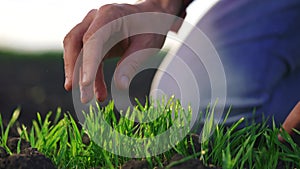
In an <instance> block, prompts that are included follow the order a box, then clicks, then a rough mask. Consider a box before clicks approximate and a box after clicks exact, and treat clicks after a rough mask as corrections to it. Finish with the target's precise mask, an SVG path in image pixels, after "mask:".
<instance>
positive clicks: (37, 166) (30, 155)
mask: <svg viewBox="0 0 300 169" xmlns="http://www.w3.org/2000/svg"><path fill="white" fill-rule="evenodd" d="M19 141H20V151H21V152H20V154H16V152H17V147H18V143H19ZM7 147H8V148H9V149H10V150H11V152H13V153H14V154H12V155H9V153H8V152H7V151H6V150H5V148H4V147H0V169H32V168H34V169H55V168H56V167H55V166H54V164H53V163H52V162H51V160H50V159H48V158H47V157H46V156H44V155H43V154H42V153H40V152H38V151H37V149H36V148H31V147H30V144H29V143H28V142H26V141H25V140H20V138H16V137H12V138H9V139H8V140H7Z"/></svg>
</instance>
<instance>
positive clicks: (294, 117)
mask: <svg viewBox="0 0 300 169" xmlns="http://www.w3.org/2000/svg"><path fill="white" fill-rule="evenodd" d="M282 127H283V129H284V130H285V131H287V133H289V134H290V135H293V134H294V132H293V129H297V130H300V102H298V104H297V105H296V106H295V107H294V109H293V110H292V111H291V112H290V114H289V115H288V116H287V118H286V119H285V121H284V123H283V125H282ZM278 139H279V140H280V141H282V142H283V141H284V139H283V138H282V137H281V136H280V135H278Z"/></svg>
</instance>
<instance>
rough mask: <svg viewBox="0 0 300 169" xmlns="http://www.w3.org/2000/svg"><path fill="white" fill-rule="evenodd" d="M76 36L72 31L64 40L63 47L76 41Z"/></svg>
mask: <svg viewBox="0 0 300 169" xmlns="http://www.w3.org/2000/svg"><path fill="white" fill-rule="evenodd" d="M77 36H78V35H77V34H76V32H75V30H74V29H72V30H71V31H70V32H69V33H68V34H67V35H66V36H65V38H64V40H63V45H64V46H67V45H68V44H69V43H70V42H71V41H74V40H77Z"/></svg>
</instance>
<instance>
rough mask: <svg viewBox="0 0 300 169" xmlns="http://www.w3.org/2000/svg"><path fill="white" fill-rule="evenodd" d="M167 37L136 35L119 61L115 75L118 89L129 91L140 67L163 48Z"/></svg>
mask: <svg viewBox="0 0 300 169" xmlns="http://www.w3.org/2000/svg"><path fill="white" fill-rule="evenodd" d="M164 39H165V37H164V36H161V35H153V34H145V35H136V36H135V37H134V38H133V39H132V43H131V44H130V46H129V47H128V49H127V50H126V51H125V53H124V55H123V56H122V59H121V60H120V61H119V63H118V65H117V67H116V70H115V75H114V80H115V84H116V87H117V88H119V89H128V87H129V84H130V81H131V80H132V78H133V77H134V75H135V74H136V73H137V71H138V70H139V69H140V68H141V67H140V66H141V65H142V64H143V63H144V62H145V61H146V60H147V59H148V58H149V57H150V56H153V55H154V54H155V53H157V52H158V51H159V49H160V48H161V46H162V44H163V42H164Z"/></svg>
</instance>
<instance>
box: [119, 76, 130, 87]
mask: <svg viewBox="0 0 300 169" xmlns="http://www.w3.org/2000/svg"><path fill="white" fill-rule="evenodd" d="M120 87H121V88H123V89H128V87H129V78H128V77H127V76H125V75H123V76H121V78H120Z"/></svg>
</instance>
